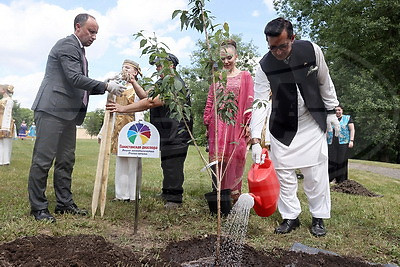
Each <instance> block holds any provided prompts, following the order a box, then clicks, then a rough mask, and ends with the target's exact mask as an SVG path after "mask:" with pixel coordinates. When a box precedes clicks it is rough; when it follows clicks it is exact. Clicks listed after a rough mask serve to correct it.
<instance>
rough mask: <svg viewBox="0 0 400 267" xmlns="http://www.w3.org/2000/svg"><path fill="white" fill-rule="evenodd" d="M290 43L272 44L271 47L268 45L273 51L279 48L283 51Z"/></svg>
mask: <svg viewBox="0 0 400 267" xmlns="http://www.w3.org/2000/svg"><path fill="white" fill-rule="evenodd" d="M289 44H290V43H286V44H281V45H278V46H270V47H268V48H269V50H270V51H271V52H276V51H277V50H281V51H283V50H286V49H287V48H288V47H289Z"/></svg>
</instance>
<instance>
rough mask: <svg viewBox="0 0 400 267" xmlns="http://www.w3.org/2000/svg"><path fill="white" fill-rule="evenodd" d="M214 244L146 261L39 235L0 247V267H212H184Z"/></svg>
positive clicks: (254, 254)
mask: <svg viewBox="0 0 400 267" xmlns="http://www.w3.org/2000/svg"><path fill="white" fill-rule="evenodd" d="M215 240H216V238H215V236H208V237H205V238H192V239H190V240H185V241H180V242H174V243H170V244H168V245H167V247H166V248H165V249H164V250H162V251H161V252H160V253H159V255H160V257H158V256H156V255H157V254H158V253H154V258H149V257H148V256H143V255H140V254H138V253H135V252H133V251H132V250H131V249H129V248H122V247H118V246H117V245H115V244H113V243H111V242H107V241H106V240H105V239H104V238H103V237H101V236H95V235H78V236H59V237H51V236H47V235H40V236H33V237H24V238H19V239H16V240H14V241H12V242H9V243H4V244H2V245H0V266H90V267H92V266H213V265H210V264H206V263H204V264H197V265H193V264H191V265H184V264H185V263H187V262H190V261H193V260H198V259H200V258H204V257H211V256H212V255H213V252H214V247H215ZM147 255H149V254H147ZM242 255H243V256H242V260H241V264H242V266H266V264H268V266H272V267H274V266H327V267H330V266H332V267H333V266H335V267H336V266H361V267H362V266H371V265H370V264H368V263H366V262H365V261H363V260H362V259H357V258H349V257H340V256H334V255H329V254H324V253H318V254H316V255H311V254H307V253H302V252H294V251H287V250H282V249H274V250H272V251H257V250H255V249H254V248H252V247H250V246H248V245H244V246H243V254H242ZM224 266H231V265H224ZM374 266H382V265H374Z"/></svg>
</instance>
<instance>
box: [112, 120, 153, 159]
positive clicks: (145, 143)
mask: <svg viewBox="0 0 400 267" xmlns="http://www.w3.org/2000/svg"><path fill="white" fill-rule="evenodd" d="M159 155H160V134H159V133H158V130H157V128H156V127H155V126H154V125H153V124H151V123H149V122H146V121H133V122H130V123H128V124H126V125H125V126H124V127H123V128H122V129H121V132H120V133H119V136H118V157H138V158H158V157H159Z"/></svg>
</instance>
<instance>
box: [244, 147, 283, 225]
mask: <svg viewBox="0 0 400 267" xmlns="http://www.w3.org/2000/svg"><path fill="white" fill-rule="evenodd" d="M262 154H263V155H264V154H265V160H264V163H263V164H256V163H253V165H252V166H251V168H250V170H249V173H248V175H247V179H248V184H249V192H250V193H249V194H250V195H251V196H252V197H253V198H254V207H253V208H254V211H255V212H256V213H257V215H258V216H260V217H268V216H271V215H272V214H273V213H274V212H275V210H276V207H277V204H278V198H279V189H280V186H279V181H278V178H277V177H276V172H275V169H274V165H273V163H272V161H271V160H270V159H269V157H268V150H267V149H266V148H264V149H263V150H262Z"/></svg>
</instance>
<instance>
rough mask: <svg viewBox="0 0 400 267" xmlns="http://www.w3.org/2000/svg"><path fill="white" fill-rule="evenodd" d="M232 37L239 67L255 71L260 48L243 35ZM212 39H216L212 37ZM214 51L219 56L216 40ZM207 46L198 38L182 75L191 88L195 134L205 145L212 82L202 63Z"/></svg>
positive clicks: (198, 140)
mask: <svg viewBox="0 0 400 267" xmlns="http://www.w3.org/2000/svg"><path fill="white" fill-rule="evenodd" d="M230 38H231V39H233V40H235V41H236V45H237V51H238V54H239V59H238V61H237V67H238V69H240V70H247V71H249V72H250V73H251V74H254V72H255V66H256V65H257V58H258V57H259V54H258V52H257V50H258V48H257V47H256V46H255V45H254V44H253V43H252V42H248V43H247V42H244V41H243V40H242V36H241V35H237V34H232V35H231V37H230ZM210 41H214V39H211V40H210ZM211 45H212V47H214V48H215V49H212V51H213V52H214V53H215V58H218V57H219V44H216V43H215V41H214V42H211ZM207 57H208V55H207V46H206V43H205V41H204V40H198V41H197V43H196V50H195V51H193V52H192V54H191V67H184V68H182V69H181V76H182V78H183V79H184V80H185V83H186V85H187V86H188V88H190V90H191V100H192V115H193V120H194V127H193V135H194V136H195V138H196V141H197V143H198V144H199V145H205V144H206V142H207V139H206V136H205V130H206V128H205V126H204V124H203V113H204V107H205V104H206V100H207V95H208V89H209V87H210V84H211V82H212V75H211V71H210V70H209V69H208V70H207V69H205V68H204V67H203V65H202V64H201V62H202V61H204V59H205V58H207Z"/></svg>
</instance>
